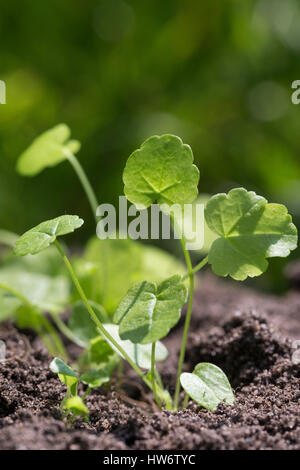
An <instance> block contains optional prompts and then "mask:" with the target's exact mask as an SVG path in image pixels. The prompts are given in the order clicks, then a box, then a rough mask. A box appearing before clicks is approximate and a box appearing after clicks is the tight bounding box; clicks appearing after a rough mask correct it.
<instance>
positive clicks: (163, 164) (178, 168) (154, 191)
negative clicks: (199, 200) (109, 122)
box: [123, 134, 199, 209]
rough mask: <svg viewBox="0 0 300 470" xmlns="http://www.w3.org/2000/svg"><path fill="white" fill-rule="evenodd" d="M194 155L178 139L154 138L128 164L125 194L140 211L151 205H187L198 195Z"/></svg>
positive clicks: (125, 173)
mask: <svg viewBox="0 0 300 470" xmlns="http://www.w3.org/2000/svg"><path fill="white" fill-rule="evenodd" d="M193 160H194V157H193V152H192V150H191V148H190V147H189V145H186V144H183V142H182V140H181V139H180V138H179V137H176V136H175V135H171V134H165V135H162V136H153V137H150V138H149V139H148V140H146V141H145V142H144V143H143V144H142V146H141V148H140V149H138V150H136V151H135V152H133V153H132V154H131V155H130V157H129V158H128V160H127V163H126V167H125V169H124V172H123V181H124V185H125V186H124V193H125V195H126V197H127V199H128V200H129V201H130V202H132V203H133V204H135V205H136V207H137V208H138V209H145V208H147V207H149V206H151V204H153V203H155V202H157V203H158V204H166V205H168V206H170V205H172V204H187V203H191V202H193V201H194V199H196V197H197V195H198V182H199V170H198V168H197V167H196V166H195V165H193Z"/></svg>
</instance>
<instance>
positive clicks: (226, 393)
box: [180, 362, 234, 411]
mask: <svg viewBox="0 0 300 470" xmlns="http://www.w3.org/2000/svg"><path fill="white" fill-rule="evenodd" d="M180 382H181V385H182V387H183V389H184V390H185V392H186V393H187V394H188V395H189V396H190V397H191V398H192V399H193V400H194V401H195V402H197V403H199V405H201V406H203V407H204V408H207V409H208V410H212V411H213V410H215V409H216V408H217V406H218V404H219V403H221V402H225V403H228V404H229V405H233V403H234V395H233V392H232V388H231V386H230V383H229V381H228V379H227V377H226V375H225V374H224V372H223V371H222V370H221V369H220V368H219V367H217V366H215V365H214V364H209V363H208V362H201V363H199V364H197V365H196V367H195V369H194V371H193V373H192V374H191V373H188V372H184V373H183V374H181V376H180Z"/></svg>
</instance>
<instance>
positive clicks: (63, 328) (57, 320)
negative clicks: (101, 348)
mask: <svg viewBox="0 0 300 470" xmlns="http://www.w3.org/2000/svg"><path fill="white" fill-rule="evenodd" d="M51 316H52V318H53V321H54V323H55V324H56V326H57V328H58V329H59V330H60V331H61V333H63V334H64V335H65V337H66V338H68V339H69V340H70V341H72V343H75V344H77V345H78V346H80V347H84V344H83V343H81V342H80V341H78V339H77V338H76V336H75V335H74V334H73V333H72V331H71V330H70V328H68V326H67V325H66V324H65V323H64V322H63V321H62V319H61V318H60V316H59V315H58V314H51Z"/></svg>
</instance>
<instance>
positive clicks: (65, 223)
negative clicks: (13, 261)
mask: <svg viewBox="0 0 300 470" xmlns="http://www.w3.org/2000/svg"><path fill="white" fill-rule="evenodd" d="M83 223H84V222H83V220H82V219H80V218H79V217H78V215H62V216H60V217H57V218H56V219H51V220H47V221H46V222H42V223H41V224H39V225H37V226H36V227H34V228H32V229H30V230H28V232H25V233H24V234H23V235H22V236H21V237H20V238H19V239H18V240H17V242H16V247H15V254H16V255H18V256H25V255H29V254H31V255H35V254H36V253H39V252H40V251H42V250H45V249H46V248H48V246H50V245H51V243H53V242H54V241H55V240H56V238H57V237H58V236H61V235H66V234H68V233H71V232H74V230H76V229H77V228H79V227H81V226H82V224H83Z"/></svg>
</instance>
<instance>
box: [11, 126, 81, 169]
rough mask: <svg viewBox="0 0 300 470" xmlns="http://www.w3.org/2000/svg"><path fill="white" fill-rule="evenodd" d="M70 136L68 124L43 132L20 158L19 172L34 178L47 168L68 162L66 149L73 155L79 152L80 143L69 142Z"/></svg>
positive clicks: (18, 163) (75, 141)
mask: <svg viewBox="0 0 300 470" xmlns="http://www.w3.org/2000/svg"><path fill="white" fill-rule="evenodd" d="M70 135H71V131H70V129H69V127H68V126H67V125H66V124H58V125H57V126H55V127H53V128H52V129H49V130H47V131H46V132H43V134H41V135H40V136H39V137H37V138H36V139H34V141H33V142H32V144H31V145H30V146H29V147H28V148H27V149H26V150H25V152H23V153H22V155H21V156H20V157H19V159H18V162H17V171H18V172H19V173H20V174H22V175H24V176H34V175H37V174H38V173H40V172H41V171H42V170H44V169H45V168H46V167H52V166H55V165H58V164H59V163H61V162H62V161H64V160H66V158H67V156H66V152H65V150H66V149H68V150H69V151H71V152H72V153H76V152H78V151H79V149H80V142H78V141H77V140H69V138H70Z"/></svg>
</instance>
